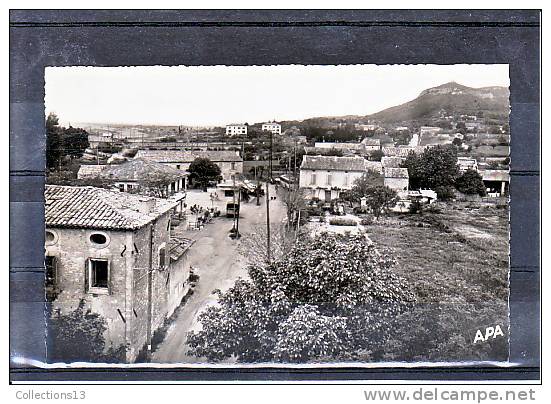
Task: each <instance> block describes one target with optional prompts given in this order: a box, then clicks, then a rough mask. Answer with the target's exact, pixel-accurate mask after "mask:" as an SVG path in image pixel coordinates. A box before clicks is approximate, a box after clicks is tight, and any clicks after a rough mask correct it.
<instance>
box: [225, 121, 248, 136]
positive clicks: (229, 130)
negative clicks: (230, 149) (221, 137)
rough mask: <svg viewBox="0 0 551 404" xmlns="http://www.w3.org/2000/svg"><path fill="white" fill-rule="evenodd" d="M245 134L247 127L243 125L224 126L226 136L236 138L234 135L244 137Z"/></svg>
mask: <svg viewBox="0 0 551 404" xmlns="http://www.w3.org/2000/svg"><path fill="white" fill-rule="evenodd" d="M246 134H247V125H245V124H236V123H233V124H230V125H226V135H227V136H236V135H246Z"/></svg>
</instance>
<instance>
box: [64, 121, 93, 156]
mask: <svg viewBox="0 0 551 404" xmlns="http://www.w3.org/2000/svg"><path fill="white" fill-rule="evenodd" d="M88 147H90V143H89V142H88V132H86V131H85V130H84V129H80V128H73V127H72V126H69V127H68V128H64V129H63V150H64V152H65V153H64V154H65V155H67V156H70V157H82V154H83V153H84V151H85V150H86V149H87V148H88Z"/></svg>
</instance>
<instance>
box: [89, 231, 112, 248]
mask: <svg viewBox="0 0 551 404" xmlns="http://www.w3.org/2000/svg"><path fill="white" fill-rule="evenodd" d="M108 243H109V239H108V238H107V235H106V234H104V233H92V234H91V235H90V244H92V245H93V246H94V247H105V246H107V244H108Z"/></svg>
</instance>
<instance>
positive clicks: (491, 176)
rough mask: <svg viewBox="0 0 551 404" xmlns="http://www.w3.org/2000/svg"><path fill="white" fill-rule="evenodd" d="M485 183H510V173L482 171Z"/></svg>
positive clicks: (504, 171)
mask: <svg viewBox="0 0 551 404" xmlns="http://www.w3.org/2000/svg"><path fill="white" fill-rule="evenodd" d="M480 175H482V180H483V181H505V182H509V171H507V170H480Z"/></svg>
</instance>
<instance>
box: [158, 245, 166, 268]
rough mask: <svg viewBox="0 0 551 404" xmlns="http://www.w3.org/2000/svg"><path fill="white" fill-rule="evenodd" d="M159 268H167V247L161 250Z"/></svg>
mask: <svg viewBox="0 0 551 404" xmlns="http://www.w3.org/2000/svg"><path fill="white" fill-rule="evenodd" d="M159 267H160V268H165V267H166V247H165V246H163V247H161V248H159Z"/></svg>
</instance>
